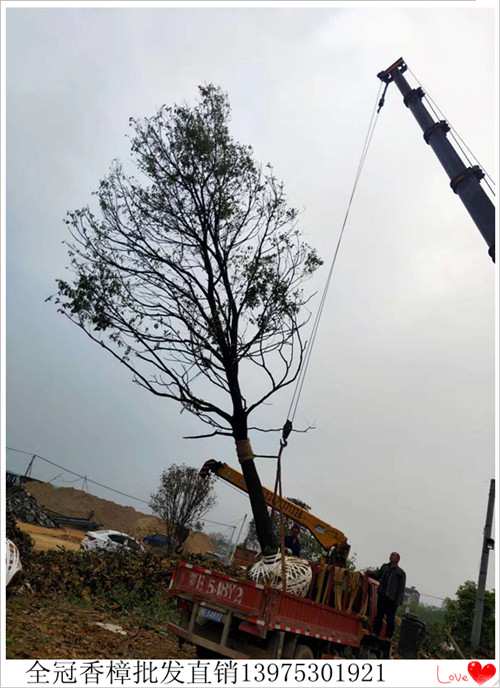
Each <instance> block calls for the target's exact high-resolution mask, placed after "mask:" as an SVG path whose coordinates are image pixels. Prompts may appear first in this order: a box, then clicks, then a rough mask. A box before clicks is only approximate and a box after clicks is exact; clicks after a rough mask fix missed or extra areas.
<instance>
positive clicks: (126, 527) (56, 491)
mask: <svg viewBox="0 0 500 688" xmlns="http://www.w3.org/2000/svg"><path fill="white" fill-rule="evenodd" d="M26 489H27V491H28V492H29V493H30V494H31V495H33V497H35V499H36V501H37V502H38V504H40V505H41V506H42V507H46V508H47V509H51V510H52V511H57V512H58V513H60V514H64V515H66V516H76V517H79V518H89V517H90V518H91V519H92V520H94V521H97V522H98V523H100V524H101V525H102V527H103V528H110V529H112V530H119V531H121V532H124V533H128V534H129V535H132V536H134V537H138V538H141V539H142V538H143V537H144V536H145V535H149V534H152V533H163V532H165V527H164V524H163V521H162V520H161V519H160V518H158V517H157V516H152V515H149V514H144V513H142V512H140V511H137V510H136V509H134V508H133V507H131V506H122V505H121V504H116V503H115V502H112V501H110V500H108V499H102V498H101V497H96V496H95V495H92V494H89V493H88V492H84V491H83V490H77V489H75V488H74V487H55V486H54V485H50V484H49V483H42V482H30V483H28V484H27V485H26Z"/></svg>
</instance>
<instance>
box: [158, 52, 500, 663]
mask: <svg viewBox="0 0 500 688" xmlns="http://www.w3.org/2000/svg"><path fill="white" fill-rule="evenodd" d="M406 70H407V65H406V63H405V61H404V60H403V58H399V59H398V60H396V62H394V63H393V64H392V65H391V66H390V67H388V68H387V69H385V70H383V71H381V72H379V73H378V74H377V76H378V78H379V79H380V80H381V81H382V82H383V83H384V84H385V90H384V94H383V96H382V99H381V101H380V103H379V109H380V107H381V106H382V104H383V101H384V97H385V91H386V90H387V88H388V86H389V85H390V84H391V83H395V84H396V86H397V88H398V89H399V91H400V92H401V95H402V96H403V101H404V104H405V105H406V107H407V108H408V109H409V110H410V112H411V113H412V114H413V116H414V117H415V119H416V121H417V123H418V124H419V126H420V128H421V129H422V131H423V137H424V140H425V142H426V143H427V144H428V145H429V146H430V148H431V149H432V150H433V152H434V153H435V154H436V156H437V158H438V160H439V162H440V163H441V165H442V166H443V168H444V170H445V172H446V174H447V175H448V177H449V180H450V187H451V189H452V191H453V192H454V193H455V194H456V195H457V196H458V197H459V198H460V200H461V201H462V203H463V204H464V206H465V208H466V210H467V211H468V213H469V215H470V216H471V218H472V220H473V221H474V223H475V224H476V226H477V228H478V229H479V231H480V233H481V235H482V237H483V239H484V241H485V242H486V244H487V246H488V254H489V256H490V258H491V259H492V260H493V261H495V208H494V205H493V203H492V202H491V200H490V198H489V197H488V196H487V195H486V193H485V191H484V189H483V188H482V186H481V180H482V179H483V177H484V172H483V170H482V169H481V168H480V167H479V165H471V166H469V167H467V166H466V165H465V163H464V162H463V161H462V159H461V158H460V156H459V154H458V152H457V151H456V150H455V148H454V146H453V145H452V143H451V142H450V140H448V138H447V134H448V132H449V131H450V126H449V125H448V123H447V122H446V121H445V120H439V121H435V120H434V118H433V116H432V115H431V114H430V112H429V111H428V110H427V108H426V106H425V105H424V102H423V99H424V96H425V93H424V91H423V89H422V87H421V86H418V87H417V88H411V87H410V85H409V83H408V82H407V80H406V79H405V76H404V73H405V72H406ZM287 423H290V421H287ZM285 426H286V424H285ZM290 427H291V424H290ZM203 471H204V472H207V471H212V472H214V473H215V474H216V475H218V476H219V477H220V478H222V479H224V480H227V481H228V482H230V483H231V484H233V485H234V486H236V487H238V488H239V489H241V490H242V491H244V492H247V493H248V494H249V496H250V502H251V504H252V510H253V512H254V518H255V520H256V522H257V519H258V518H260V519H261V522H262V517H263V515H265V516H267V513H266V509H267V508H269V507H272V508H273V509H274V510H276V511H278V512H281V513H282V514H283V515H285V516H287V517H289V518H292V519H293V520H294V521H295V522H297V523H298V524H299V525H301V526H302V527H304V528H307V529H308V530H309V532H311V533H312V534H313V535H314V537H315V538H316V539H317V540H318V542H320V543H321V545H322V546H323V547H324V549H325V551H326V556H325V557H324V558H323V559H322V560H320V561H319V562H316V563H310V566H311V573H312V576H311V583H310V585H309V588H308V590H307V595H306V597H300V596H297V595H292V594H290V592H287V586H286V581H285V583H284V584H283V586H282V587H281V589H280V586H277V585H261V584H259V583H258V582H255V581H252V580H247V579H244V578H242V579H240V578H239V577H237V576H231V575H228V574H227V573H224V572H221V571H215V570H211V569H207V568H204V567H200V566H194V565H191V564H190V563H188V562H180V563H179V564H178V565H177V567H176V569H175V570H174V572H173V576H172V579H171V583H170V595H171V596H172V597H173V598H174V599H176V600H177V604H178V609H179V617H180V619H179V621H178V622H176V623H171V624H170V625H169V628H170V630H171V632H172V633H173V634H174V635H176V636H177V638H178V639H179V641H180V642H181V643H182V642H186V641H187V642H189V643H192V644H193V645H194V646H195V647H196V651H197V654H198V656H199V657H206V658H211V657H228V658H233V659H260V658H276V659H306V660H307V659H313V658H318V659H319V658H323V659H326V658H353V657H356V658H371V659H374V658H387V657H389V656H390V639H388V638H386V636H385V626H384V625H383V626H382V630H381V633H380V634H379V635H378V636H375V635H374V634H373V632H372V628H373V623H374V619H375V616H376V612H377V589H378V581H377V580H376V579H375V578H374V577H372V576H370V575H369V573H362V572H358V571H350V570H349V569H348V568H347V567H346V557H347V553H348V551H349V545H348V543H347V538H346V537H345V535H344V534H343V533H342V532H341V531H339V530H337V529H336V528H333V527H332V526H330V525H329V524H327V523H325V522H324V521H322V520H321V519H319V518H317V517H316V516H314V515H313V514H311V513H310V512H308V511H306V510H304V509H301V508H300V507H299V506H297V505H296V504H293V503H292V502H290V501H289V500H285V499H281V498H279V497H277V496H276V494H275V493H273V492H271V491H270V490H266V489H265V488H262V487H261V486H259V494H258V495H257V498H256V495H255V494H251V493H250V492H249V490H247V486H246V483H245V479H244V477H243V475H241V474H239V473H238V472H237V471H235V470H234V469H232V468H231V467H229V466H227V465H226V464H223V463H220V462H217V461H209V462H207V463H206V464H205V466H204V467H203V469H202V472H203ZM259 509H260V512H259ZM263 544H266V543H262V542H261V549H262V551H263V553H264V554H265V547H264V546H263ZM282 556H283V555H282ZM264 559H265V557H264ZM282 561H283V559H282ZM284 561H286V558H285V559H284ZM285 568H286V567H285V566H284V568H283V570H284V571H285ZM287 575H288V573H287ZM416 635H417V634H415V637H416ZM411 656H416V654H414V655H411Z"/></svg>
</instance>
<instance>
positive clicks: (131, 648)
mask: <svg viewBox="0 0 500 688" xmlns="http://www.w3.org/2000/svg"><path fill="white" fill-rule="evenodd" d="M96 622H101V623H108V624H115V625H117V626H119V627H120V628H121V629H123V631H125V633H126V635H122V634H120V633H115V632H113V631H110V630H105V629H103V628H101V627H99V626H96ZM6 631H7V632H6V643H7V658H8V659H31V658H37V659H91V658H92V659H119V658H130V657H133V658H134V659H187V658H191V657H194V656H195V652H194V648H193V647H192V646H191V645H184V646H183V648H182V650H181V649H179V647H178V646H177V640H176V639H175V637H173V636H172V635H171V634H169V633H168V632H167V630H166V628H165V627H161V626H154V625H149V624H147V623H145V622H144V620H140V619H137V618H136V619H134V617H132V616H130V615H125V614H119V613H112V612H109V611H103V610H100V609H96V608H91V607H90V606H87V605H85V606H83V605H80V604H76V603H71V602H69V601H68V600H66V599H64V598H62V597H60V596H53V597H50V598H49V597H40V596H38V595H34V594H29V593H24V594H18V595H15V596H13V597H11V598H9V599H8V601H7V628H6Z"/></svg>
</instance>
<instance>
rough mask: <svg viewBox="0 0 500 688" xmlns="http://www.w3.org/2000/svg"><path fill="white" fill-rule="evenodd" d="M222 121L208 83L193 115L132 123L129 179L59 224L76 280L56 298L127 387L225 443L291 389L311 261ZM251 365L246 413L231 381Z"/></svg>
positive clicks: (222, 105) (163, 112)
mask: <svg viewBox="0 0 500 688" xmlns="http://www.w3.org/2000/svg"><path fill="white" fill-rule="evenodd" d="M230 113H231V110H230V105H229V100H228V97H227V95H226V94H225V93H224V92H223V91H222V90H221V89H220V88H217V87H216V86H214V85H212V84H209V85H205V86H200V87H199V100H198V102H196V103H195V104H194V105H193V106H190V105H186V104H182V105H173V106H171V107H167V106H163V107H161V108H160V110H159V111H158V112H157V113H156V114H154V115H153V116H151V117H147V118H144V119H132V118H131V119H130V127H131V129H132V134H131V152H132V158H133V163H134V165H135V168H136V170H137V171H138V176H137V177H134V176H129V175H128V174H127V173H125V171H124V169H123V167H122V166H121V164H119V163H118V162H115V163H114V164H113V165H112V167H111V170H110V172H109V174H108V175H107V176H105V177H104V178H103V179H102V180H101V182H100V183H99V187H98V190H97V192H96V194H95V195H96V200H97V203H96V204H95V208H94V209H91V208H90V207H89V206H87V207H83V208H80V209H77V210H74V211H70V212H69V213H68V215H67V219H66V224H67V225H68V227H69V229H70V232H71V236H72V241H71V242H70V243H68V256H69V262H70V267H71V270H72V272H73V276H72V278H70V279H69V280H67V279H59V280H57V286H58V293H57V294H56V295H55V297H54V299H55V302H56V303H57V304H58V307H59V311H60V312H61V313H62V314H64V315H65V316H67V317H68V318H69V319H70V320H71V321H72V322H74V323H75V324H76V325H78V326H79V327H80V328H81V329H83V330H84V331H85V332H86V333H87V335H88V336H89V337H91V338H92V339H93V340H94V341H96V342H97V343H99V344H100V345H101V346H102V347H104V348H105V349H107V350H108V351H110V352H111V353H112V354H113V356H115V357H116V358H117V359H118V360H120V361H121V362H122V363H124V364H125V365H126V366H127V368H128V369H129V371H131V372H132V373H133V375H134V381H135V382H136V383H137V384H139V385H141V386H143V387H144V388H146V389H148V390H149V391H150V392H152V393H154V394H155V395H157V396H160V397H166V398H170V399H174V400H176V401H178V402H179V403H180V404H181V405H182V407H183V409H184V410H187V411H189V412H190V413H193V414H194V415H196V416H197V417H198V418H199V419H200V420H202V421H203V422H206V423H208V424H210V425H211V426H212V427H213V428H214V434H230V435H232V434H233V432H234V429H235V424H236V423H237V422H238V423H240V427H241V422H242V420H244V421H245V422H246V418H247V416H248V415H249V414H250V413H251V412H252V411H253V410H254V409H255V408H256V407H257V406H258V405H260V404H261V403H263V402H264V401H265V400H267V399H268V398H269V397H270V396H271V395H272V394H274V393H275V392H277V391H278V390H279V389H280V388H282V387H283V386H284V385H285V384H289V383H290V382H291V381H293V379H294V378H295V376H296V374H297V371H298V365H299V363H300V360H301V357H302V355H303V352H304V344H303V342H302V340H301V338H300V337H299V336H298V334H297V333H298V330H299V329H300V327H302V325H303V324H305V320H302V321H300V319H299V313H300V312H301V309H302V307H303V306H304V305H305V304H306V303H307V301H308V297H306V296H305V295H304V294H303V291H302V285H303V281H304V280H305V279H307V278H308V277H309V276H310V275H311V274H312V273H313V272H314V271H315V270H316V269H317V267H318V266H319V265H321V260H320V259H319V257H318V256H317V254H316V252H315V250H314V249H312V248H311V247H309V246H308V245H307V244H306V243H305V242H303V241H302V240H301V238H300V234H299V231H298V229H297V227H296V219H297V211H296V210H295V209H294V208H292V207H290V206H289V205H288V202H287V199H286V196H285V193H284V189H283V184H282V183H281V182H279V181H278V180H277V179H276V177H275V176H274V174H273V171H272V168H271V167H270V166H269V165H268V166H266V167H265V168H261V167H260V166H259V165H258V164H257V163H256V162H255V160H254V157H253V151H252V148H251V147H250V146H248V145H243V144H241V143H239V142H237V141H236V140H235V139H233V138H232V136H231V134H230V131H229V121H230ZM306 319H307V317H306ZM271 361H272V374H271V367H268V366H269V363H270V362H271ZM248 362H250V363H251V364H252V368H251V370H252V371H253V375H254V381H255V378H256V376H257V377H259V379H260V383H261V385H262V389H261V390H260V391H259V393H258V394H257V396H256V400H254V401H253V403H252V402H251V401H250V400H249V402H248V403H246V402H245V403H244V402H243V394H242V391H241V386H240V381H239V370H240V367H241V364H242V363H248ZM203 380H205V381H206V380H208V381H209V382H210V383H211V389H212V390H214V392H216V393H217V394H216V395H215V396H213V397H211V398H207V396H206V390H207V387H206V385H205V386H204V387H200V385H201V383H202V382H203ZM220 390H223V392H224V395H223V398H224V399H225V401H226V403H227V405H228V406H229V409H225V408H224V407H223V406H222V405H220V394H219V392H220ZM238 414H239V415H238Z"/></svg>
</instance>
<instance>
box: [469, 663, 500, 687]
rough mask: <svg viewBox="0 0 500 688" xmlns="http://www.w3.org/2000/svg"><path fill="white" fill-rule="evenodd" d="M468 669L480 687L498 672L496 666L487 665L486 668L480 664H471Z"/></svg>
mask: <svg viewBox="0 0 500 688" xmlns="http://www.w3.org/2000/svg"><path fill="white" fill-rule="evenodd" d="M467 669H468V670H469V674H470V675H471V676H472V678H473V679H474V681H475V682H476V683H479V685H481V684H482V683H485V682H486V681H489V680H490V678H492V677H493V676H494V675H495V674H496V671H497V669H496V667H495V665H494V664H485V665H484V667H482V666H481V664H480V662H469V665H468V667H467Z"/></svg>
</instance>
